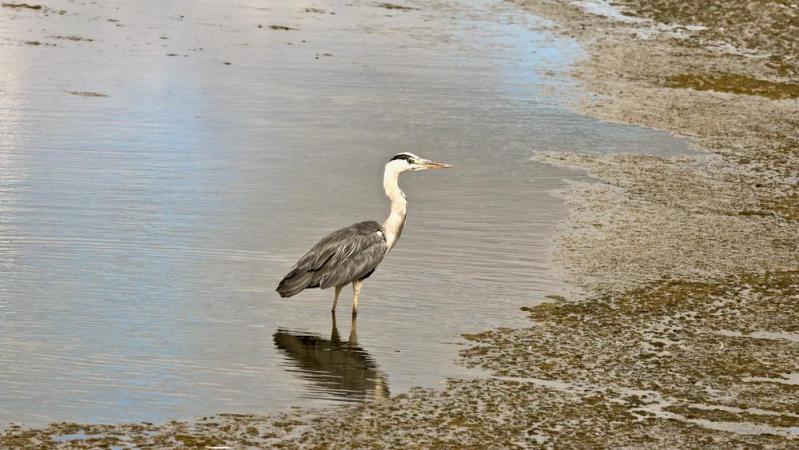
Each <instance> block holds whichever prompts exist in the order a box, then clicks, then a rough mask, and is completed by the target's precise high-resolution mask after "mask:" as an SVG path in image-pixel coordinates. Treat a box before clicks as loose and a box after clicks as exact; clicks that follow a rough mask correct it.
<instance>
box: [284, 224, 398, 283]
mask: <svg viewBox="0 0 799 450" xmlns="http://www.w3.org/2000/svg"><path fill="white" fill-rule="evenodd" d="M387 250H388V245H387V244H386V239H385V232H384V231H383V227H382V226H381V225H380V224H379V223H377V222H374V221H366V222H360V223H356V224H353V225H350V226H348V227H346V228H342V229H340V230H336V231H334V232H332V233H330V234H329V235H327V236H325V237H324V238H323V239H322V240H321V241H319V242H318V243H317V244H316V245H314V246H313V247H312V248H311V249H310V250H308V253H306V254H305V255H304V256H303V257H302V258H300V260H299V261H297V263H296V264H294V267H292V268H291V270H290V271H289V273H288V274H287V275H286V276H285V277H284V278H283V280H282V281H281V282H280V284H279V285H278V287H277V292H278V293H279V294H280V296H281V297H291V296H293V295H297V294H299V293H300V292H302V291H303V290H304V289H308V288H316V287H319V288H322V289H327V288H329V287H332V286H336V287H340V286H345V285H347V284H349V283H352V282H353V281H359V280H363V279H365V278H368V277H369V276H370V275H371V274H372V272H374V271H375V269H376V268H377V266H378V265H379V264H380V262H381V261H382V260H383V258H384V257H385V256H386V251H387Z"/></svg>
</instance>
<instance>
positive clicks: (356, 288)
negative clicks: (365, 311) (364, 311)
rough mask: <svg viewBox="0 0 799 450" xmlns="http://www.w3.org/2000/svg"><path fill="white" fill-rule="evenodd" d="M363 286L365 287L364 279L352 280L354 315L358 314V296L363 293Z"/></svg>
mask: <svg viewBox="0 0 799 450" xmlns="http://www.w3.org/2000/svg"><path fill="white" fill-rule="evenodd" d="M361 287H363V280H358V281H353V282H352V315H353V316H355V315H357V314H358V297H359V296H360V295H361Z"/></svg>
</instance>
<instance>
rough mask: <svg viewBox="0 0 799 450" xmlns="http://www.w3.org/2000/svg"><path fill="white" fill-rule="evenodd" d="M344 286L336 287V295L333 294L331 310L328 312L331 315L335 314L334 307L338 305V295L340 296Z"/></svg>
mask: <svg viewBox="0 0 799 450" xmlns="http://www.w3.org/2000/svg"><path fill="white" fill-rule="evenodd" d="M343 288H344V286H336V288H335V289H336V293H335V294H333V309H331V310H330V312H331V313H333V314H336V305H338V294H341V289H343Z"/></svg>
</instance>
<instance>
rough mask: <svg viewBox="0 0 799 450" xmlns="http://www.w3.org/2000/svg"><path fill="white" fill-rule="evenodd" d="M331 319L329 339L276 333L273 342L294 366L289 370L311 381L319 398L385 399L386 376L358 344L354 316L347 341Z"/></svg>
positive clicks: (280, 330)
mask: <svg viewBox="0 0 799 450" xmlns="http://www.w3.org/2000/svg"><path fill="white" fill-rule="evenodd" d="M332 320H333V330H332V331H331V332H330V339H325V338H323V337H322V336H319V335H316V334H310V333H302V332H294V331H288V330H283V329H278V330H277V332H275V334H274V336H273V338H274V341H275V345H276V346H277V348H279V349H280V350H282V352H283V353H284V354H285V355H286V356H288V358H286V359H287V360H288V361H289V362H290V363H291V364H292V365H293V366H294V367H295V368H296V369H290V371H291V372H296V373H297V374H298V375H299V377H300V378H302V379H304V380H308V381H310V382H311V384H312V387H311V390H312V391H313V393H314V394H315V396H318V397H320V398H331V397H332V398H335V399H337V400H344V401H352V402H358V401H367V400H380V399H385V398H388V396H389V390H388V377H387V376H386V374H385V373H383V372H382V371H381V370H380V369H379V368H378V366H377V363H375V361H374V359H373V358H372V356H371V355H370V354H369V353H368V352H366V350H364V349H363V348H361V347H360V346H359V345H358V333H357V330H356V319H355V318H354V317H353V319H352V327H351V329H350V337H349V340H347V341H342V340H341V338H340V336H339V334H338V329H337V328H336V316H335V315H334V316H332Z"/></svg>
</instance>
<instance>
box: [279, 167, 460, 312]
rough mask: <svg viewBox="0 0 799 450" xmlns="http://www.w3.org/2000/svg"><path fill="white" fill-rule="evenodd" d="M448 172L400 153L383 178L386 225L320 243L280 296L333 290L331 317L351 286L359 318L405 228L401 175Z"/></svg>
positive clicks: (355, 228) (367, 225) (343, 232)
mask: <svg viewBox="0 0 799 450" xmlns="http://www.w3.org/2000/svg"><path fill="white" fill-rule="evenodd" d="M446 167H452V166H450V165H449V164H444V163H440V162H435V161H430V160H428V159H424V158H421V157H419V156H416V155H414V154H413V153H399V154H397V155H395V156H394V157H393V158H391V159H390V160H389V161H388V163H386V168H385V171H384V172H383V189H384V190H385V191H386V196H387V197H388V199H389V201H390V202H391V213H390V214H389V216H388V219H386V221H385V222H383V223H382V224H380V223H377V222H375V221H371V220H370V221H366V222H359V223H356V224H353V225H350V226H348V227H346V228H342V229H340V230H336V231H334V232H332V233H330V234H328V235H327V236H325V237H324V238H322V240H321V241H319V242H318V243H317V244H316V245H314V246H313V247H311V249H310V250H308V253H306V254H305V255H304V256H303V257H302V258H300V260H299V261H297V263H296V264H294V266H293V267H292V268H291V270H290V271H289V273H288V274H287V275H286V276H285V277H284V278H283V280H281V281H280V284H278V286H277V292H278V293H279V294H280V296H281V297H291V296H293V295H297V294H299V293H300V292H302V291H303V290H305V289H308V288H317V287H318V288H322V289H327V288H329V287H333V288H335V292H334V294H333V308H332V310H331V312H332V313H333V314H335V313H336V305H337V304H338V296H339V294H340V293H341V289H342V288H344V286H346V285H348V284H350V283H352V315H353V316H355V315H356V314H358V297H359V296H360V294H361V287H363V280H365V279H367V278H369V276H370V275H372V273H373V272H374V271H375V269H377V266H378V265H380V263H381V262H382V261H383V258H385V256H386V255H387V254H388V252H390V251H391V249H392V248H394V246H395V245H396V244H397V240H398V239H399V238H400V235H401V234H402V228H403V227H404V226H405V217H406V215H407V211H408V209H407V208H408V201H407V200H406V198H405V193H404V192H402V189H400V187H399V176H400V174H401V173H403V172H408V171H411V170H413V171H416V170H426V169H443V168H446Z"/></svg>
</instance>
